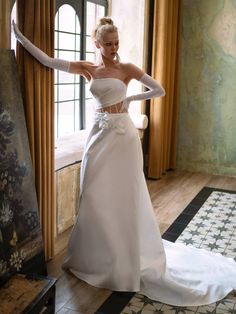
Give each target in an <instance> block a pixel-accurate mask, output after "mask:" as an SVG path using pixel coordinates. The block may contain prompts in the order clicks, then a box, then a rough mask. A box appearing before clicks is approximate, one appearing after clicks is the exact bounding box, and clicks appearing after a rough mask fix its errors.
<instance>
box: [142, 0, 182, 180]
mask: <svg viewBox="0 0 236 314" xmlns="http://www.w3.org/2000/svg"><path fill="white" fill-rule="evenodd" d="M154 3H155V4H154V21H153V46H152V70H151V72H152V73H151V75H152V77H153V78H154V79H156V80H157V81H159V82H160V83H161V85H162V86H163V87H164V88H165V91H166V96H165V97H162V98H156V99H152V100H151V103H150V115H149V148H148V174H147V175H148V177H149V178H154V179H159V178H161V176H162V175H163V174H164V173H165V172H166V171H167V170H169V169H174V168H175V167H176V141H177V139H176V133H177V120H178V42H179V39H178V35H179V24H180V23H179V20H180V0H157V1H154Z"/></svg>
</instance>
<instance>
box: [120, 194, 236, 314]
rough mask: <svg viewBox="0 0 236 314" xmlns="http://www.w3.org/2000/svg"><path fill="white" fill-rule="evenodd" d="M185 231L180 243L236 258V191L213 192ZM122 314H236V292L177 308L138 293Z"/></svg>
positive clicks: (172, 233) (186, 214)
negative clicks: (208, 301)
mask: <svg viewBox="0 0 236 314" xmlns="http://www.w3.org/2000/svg"><path fill="white" fill-rule="evenodd" d="M188 218H190V217H188V213H187V211H185V212H184V213H183V215H182V221H183V219H185V220H186V221H188V220H189V219H188ZM179 222H181V219H178V218H177V220H176V224H175V225H173V226H172V229H171V230H170V231H169V233H168V232H167V234H168V235H169V236H173V235H174V232H175V231H174V230H176V226H177V227H179V228H181V227H182V225H181V223H179ZM184 228H185V229H184V232H182V233H181V235H180V236H179V237H178V238H177V240H176V241H177V242H182V243H185V244H186V245H192V246H195V247H198V248H204V249H206V250H209V251H214V252H220V253H221V254H223V255H225V256H229V257H233V258H234V259H235V261H236V194H234V193H225V192H222V191H214V192H211V194H210V196H209V197H208V198H207V200H206V201H205V202H204V203H203V205H202V206H201V208H200V209H199V210H198V211H197V213H196V214H195V216H194V217H193V218H192V217H191V221H190V222H189V223H188V224H187V226H184ZM121 313H122V314H177V313H178V314H180V313H181V314H190V313H191V314H192V313H198V314H206V313H216V314H227V313H230V314H236V291H234V292H232V293H231V294H229V295H228V296H227V297H226V298H225V299H223V300H221V301H219V302H217V303H213V304H210V305H207V306H197V307H176V306H169V305H166V304H163V303H159V302H155V301H152V300H150V299H148V298H147V297H145V296H142V295H139V294H135V295H134V297H133V298H132V299H131V300H130V301H129V303H128V305H127V306H126V307H125V308H124V309H123V310H122V312H121Z"/></svg>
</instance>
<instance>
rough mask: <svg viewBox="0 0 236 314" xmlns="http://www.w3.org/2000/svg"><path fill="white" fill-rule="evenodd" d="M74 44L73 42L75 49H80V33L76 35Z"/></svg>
mask: <svg viewBox="0 0 236 314" xmlns="http://www.w3.org/2000/svg"><path fill="white" fill-rule="evenodd" d="M75 40H76V44H75V50H76V51H80V35H76V38H75Z"/></svg>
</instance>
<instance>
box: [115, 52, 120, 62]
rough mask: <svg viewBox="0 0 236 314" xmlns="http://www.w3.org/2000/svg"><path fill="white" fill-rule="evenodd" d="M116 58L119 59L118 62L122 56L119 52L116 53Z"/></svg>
mask: <svg viewBox="0 0 236 314" xmlns="http://www.w3.org/2000/svg"><path fill="white" fill-rule="evenodd" d="M116 60H117V61H118V62H120V56H119V54H118V52H117V53H116Z"/></svg>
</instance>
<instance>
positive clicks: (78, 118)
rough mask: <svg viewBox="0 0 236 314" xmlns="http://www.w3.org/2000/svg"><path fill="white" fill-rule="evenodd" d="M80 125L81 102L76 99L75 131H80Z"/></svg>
mask: <svg viewBox="0 0 236 314" xmlns="http://www.w3.org/2000/svg"><path fill="white" fill-rule="evenodd" d="M80 128H81V126H80V102H79V100H76V101H75V131H79V130H80Z"/></svg>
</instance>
